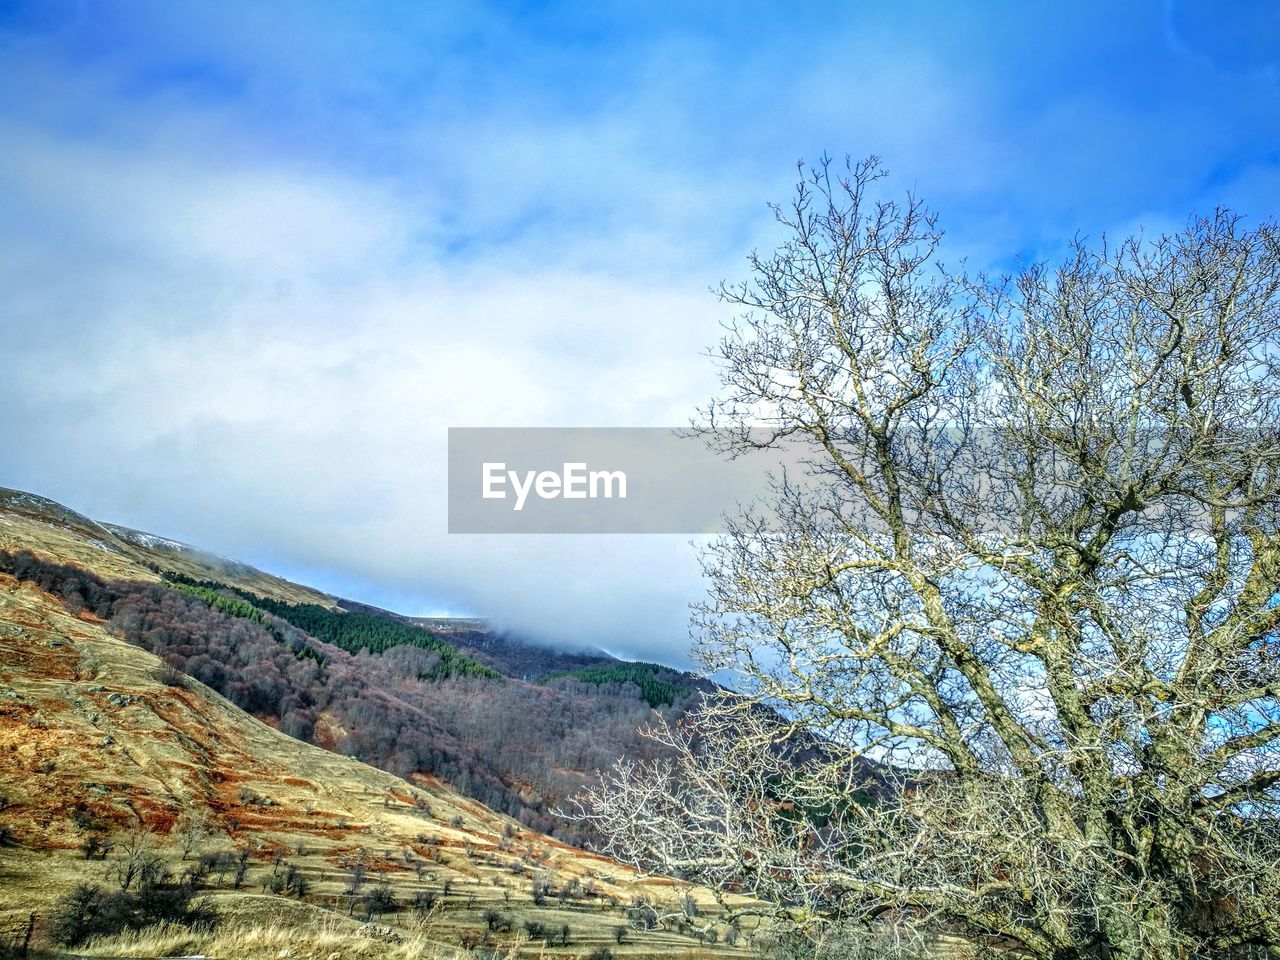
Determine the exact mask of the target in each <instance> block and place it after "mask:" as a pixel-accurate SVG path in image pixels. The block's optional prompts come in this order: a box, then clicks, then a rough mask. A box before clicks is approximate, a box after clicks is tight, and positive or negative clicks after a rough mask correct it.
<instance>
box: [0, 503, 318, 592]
mask: <svg viewBox="0 0 1280 960" xmlns="http://www.w3.org/2000/svg"><path fill="white" fill-rule="evenodd" d="M0 549H4V550H32V551H33V552H36V553H39V554H40V555H42V556H45V557H48V558H49V559H51V560H57V561H59V562H61V563H74V564H77V565H79V566H82V567H84V568H85V569H86V570H92V571H93V572H94V573H97V574H98V575H99V576H102V577H105V578H107V579H131V580H145V581H157V580H159V579H160V577H159V575H158V574H157V573H156V572H155V571H154V570H153V569H152V568H153V567H157V566H158V567H161V568H163V569H166V570H172V571H174V572H177V573H181V574H185V575H186V576H189V577H195V578H197V579H208V580H218V581H220V582H222V583H227V584H230V585H231V586H235V587H240V588H242V589H245V590H251V591H253V592H254V593H259V594H262V595H263V596H266V597H272V598H274V599H276V600H284V601H287V602H288V603H316V604H320V605H321V606H325V607H332V606H334V605H335V602H336V601H335V599H334V598H333V597H331V596H329V595H328V594H325V593H321V592H320V591H318V590H312V589H311V588H310V587H304V586H301V585H299V584H296V583H290V582H289V581H288V580H284V579H282V578H280V577H275V576H272V575H271V574H269V573H264V572H263V571H261V570H257V569H254V568H253V567H250V566H248V565H247V564H243V563H238V562H237V561H234V560H228V559H226V558H225V557H219V556H216V555H214V554H211V553H206V552H205V551H203V550H200V549H198V548H196V547H191V546H187V545H186V544H180V543H176V542H175V541H172V540H165V539H163V538H160V537H153V536H152V535H150V534H145V533H141V532H140V531H136V530H130V529H129V528H127V527H119V526H115V525H112V524H101V523H98V522H96V521H94V520H90V519H89V518H88V517H85V516H83V515H82V514H79V513H76V512H75V511H74V510H70V509H68V508H66V507H64V506H62V505H61V504H59V503H55V502H54V501H52V500H49V499H46V498H44V497H40V496H36V495H35V494H30V493H23V492H21V491H18V490H9V489H7V488H4V487H0Z"/></svg>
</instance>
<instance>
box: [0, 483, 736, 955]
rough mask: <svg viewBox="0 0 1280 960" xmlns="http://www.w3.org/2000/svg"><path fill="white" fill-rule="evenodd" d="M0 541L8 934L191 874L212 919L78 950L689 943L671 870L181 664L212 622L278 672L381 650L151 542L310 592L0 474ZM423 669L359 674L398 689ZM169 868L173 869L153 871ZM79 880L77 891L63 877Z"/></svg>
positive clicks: (1, 942) (90, 920) (92, 919)
mask: <svg viewBox="0 0 1280 960" xmlns="http://www.w3.org/2000/svg"><path fill="white" fill-rule="evenodd" d="M0 550H3V551H4V552H3V554H0V558H2V559H3V567H4V572H0V954H3V953H4V952H5V944H6V943H9V942H14V941H17V942H19V943H20V942H21V941H22V940H23V938H24V936H25V931H27V930H28V929H30V930H31V931H32V932H33V933H34V936H35V940H36V941H40V940H42V939H49V938H51V937H52V936H53V935H54V934H55V933H56V932H58V931H64V930H65V929H66V928H67V924H69V923H72V921H74V922H75V923H80V924H82V925H83V926H84V928H85V929H88V930H96V929H99V928H100V926H101V925H102V924H104V923H106V922H107V921H108V920H109V919H110V918H111V917H114V916H116V914H113V913H112V912H111V910H114V909H116V908H118V907H119V906H120V904H121V903H127V904H128V905H130V909H135V908H136V909H141V908H140V907H138V904H140V903H142V902H143V900H144V899H145V898H147V897H151V898H156V897H161V899H162V900H163V897H162V895H163V896H177V895H178V894H179V892H181V891H184V890H186V891H188V892H189V891H192V890H194V891H195V892H197V893H198V894H199V895H200V896H201V897H203V898H205V900H206V901H207V902H208V903H209V904H211V905H212V906H213V907H214V909H215V910H216V911H217V913H218V915H219V916H220V917H221V920H220V923H219V925H218V926H217V927H216V928H215V929H214V931H213V932H212V933H208V932H204V931H203V930H202V929H200V928H195V929H191V930H188V929H186V928H184V927H182V926H180V925H179V926H169V927H164V928H155V929H154V930H148V931H143V932H142V933H138V934H134V935H132V936H131V937H130V936H125V937H124V938H123V939H108V940H106V941H96V942H94V943H90V944H88V945H87V946H82V947H79V948H77V950H76V953H75V955H76V956H88V955H93V956H120V955H129V956H135V957H137V956H160V955H166V956H167V955H176V954H182V955H193V954H205V955H213V956H219V957H223V958H232V957H264V958H266V957H291V958H298V960H306V958H312V957H315V958H320V957H324V958H328V960H336V958H345V957H357V956H363V957H374V956H378V957H380V956H388V957H389V956H396V957H411V956H440V957H444V956H448V955H450V952H449V949H446V946H447V945H455V946H456V945H458V944H461V945H463V946H464V947H468V946H469V947H475V946H478V945H481V946H482V945H485V944H489V947H490V949H491V950H492V949H498V948H499V947H502V945H503V944H511V943H514V941H515V939H516V937H517V935H518V934H523V935H524V936H525V937H527V938H531V942H530V944H529V948H528V949H529V950H530V952H534V953H537V952H544V951H549V952H550V953H552V954H560V955H565V954H579V953H589V952H591V951H593V950H600V949H602V948H605V947H606V946H607V947H608V948H610V949H612V950H613V951H616V952H619V953H620V954H622V955H634V956H637V957H645V956H657V955H664V956H669V955H671V954H672V952H673V951H676V952H682V951H688V950H690V949H691V948H692V947H694V946H697V945H698V943H699V941H698V940H695V939H694V938H693V937H692V935H691V933H690V931H688V930H684V931H683V932H682V929H681V928H680V927H679V925H674V926H671V927H670V928H664V927H661V926H659V927H653V925H652V924H651V922H650V921H649V919H648V917H650V916H651V914H650V913H649V912H648V909H649V908H648V907H640V906H636V905H635V903H636V902H637V901H638V900H642V901H645V902H649V903H655V904H658V905H660V906H661V905H666V906H668V907H670V908H671V909H672V910H673V911H674V910H676V907H675V898H676V896H677V895H678V893H679V892H680V891H679V889H678V888H677V885H676V884H675V883H674V882H673V881H670V880H664V879H661V878H658V879H650V880H646V881H643V882H639V881H636V880H635V879H633V878H632V877H631V876H630V875H629V874H628V873H627V871H626V870H625V869H624V868H622V867H620V866H619V865H618V864H615V863H612V862H610V861H608V860H606V859H604V858H602V857H599V856H596V855H593V854H590V853H587V852H585V851H582V850H580V849H576V848H574V847H571V846H567V845H565V844H564V843H561V842H559V841H556V840H554V839H552V838H550V837H547V836H545V835H543V834H540V833H538V832H536V831H531V830H529V829H527V828H526V827H524V826H523V825H522V824H520V823H519V822H518V821H516V820H514V819H512V818H510V817H507V816H504V815H502V814H500V813H496V812H494V811H492V810H490V809H488V808H486V807H485V806H483V805H482V804H480V803H477V802H476V801H474V800H472V799H470V798H468V797H465V796H463V795H461V794H459V793H458V792H457V791H455V790H453V789H452V788H451V787H450V786H449V785H448V784H446V783H444V782H443V781H442V780H441V779H440V778H439V777H437V776H433V775H430V774H428V773H424V772H422V771H418V770H409V771H407V772H406V777H403V778H402V777H398V776H395V775H394V774H392V773H389V772H385V771H382V770H378V769H375V768H374V767H372V766H369V765H368V764H365V763H362V762H360V761H358V760H357V759H355V758H354V757H353V756H348V755H343V753H341V752H334V751H333V750H330V749H324V748H322V747H321V746H317V745H312V744H308V743H304V742H300V741H299V740H298V739H295V738H292V737H290V736H287V735H286V734H285V733H284V732H282V731H281V730H278V729H276V728H275V726H276V724H275V723H274V720H275V718H274V717H273V716H272V715H271V714H270V711H265V712H264V719H257V718H255V717H254V716H251V715H250V713H249V712H247V711H246V710H244V709H242V708H241V707H240V706H237V705H236V704H235V703H233V702H231V700H229V699H228V698H227V697H224V696H223V695H221V694H220V693H219V692H218V691H217V690H215V689H213V688H212V687H211V686H209V685H206V684H205V683H202V682H201V681H199V680H197V679H195V678H194V677H192V676H190V675H187V674H184V673H181V672H179V671H178V670H175V669H174V667H173V663H174V662H175V660H182V659H184V658H185V660H186V662H187V663H188V664H191V663H193V662H196V661H197V659H198V657H199V656H200V655H201V654H200V653H199V652H198V650H199V649H201V642H200V641H199V640H198V638H197V636H196V635H197V634H198V633H200V632H202V631H203V632H206V633H209V634H216V635H218V636H220V637H221V638H222V640H223V641H225V643H226V649H227V653H226V657H227V664H228V665H230V664H231V661H233V660H234V659H235V658H236V657H241V656H243V657H247V658H248V659H250V660H252V661H253V662H254V663H255V664H256V672H257V673H258V674H259V675H261V676H264V677H267V678H268V679H272V682H274V675H275V674H276V673H277V672H279V671H280V670H281V665H283V669H284V670H285V671H286V672H287V671H288V670H294V671H296V672H298V673H299V675H310V674H312V673H314V672H316V671H321V670H329V671H335V672H338V673H340V674H341V679H342V682H344V683H346V682H351V683H362V682H371V680H372V679H376V675H374V674H371V675H370V676H368V677H365V676H364V675H362V674H361V673H360V672H359V669H358V667H359V663H360V661H362V660H369V661H379V660H381V659H384V658H385V657H386V654H383V655H380V656H375V655H370V654H369V653H368V652H367V651H364V652H363V653H360V654H356V655H352V654H349V653H347V652H346V651H343V650H342V649H341V648H339V647H337V646H335V645H332V644H327V643H323V642H321V641H317V640H315V639H314V638H311V637H309V636H308V635H306V634H302V633H301V632H299V631H296V630H291V629H289V628H288V624H287V622H286V621H284V620H282V619H278V618H275V617H274V616H272V615H270V614H261V616H260V617H258V616H255V615H254V614H253V613H252V611H253V610H256V609H257V608H254V607H252V606H251V605H250V604H248V603H247V602H244V603H243V608H240V607H237V605H236V600H237V598H238V595H237V594H235V593H233V592H230V591H225V592H223V593H220V594H218V596H221V597H224V598H225V601H226V602H225V603H223V604H221V606H222V607H223V609H221V610H219V609H215V607H216V606H218V604H217V603H215V604H212V605H210V604H206V603H205V601H204V600H203V599H202V598H201V597H200V596H199V595H197V594H196V593H192V592H187V591H184V590H182V589H179V586H178V585H175V584H173V583H170V582H166V581H164V580H163V578H162V576H161V572H170V573H171V572H172V571H170V570H167V569H166V567H168V566H170V565H171V564H160V563H155V566H157V567H159V568H160V571H157V570H155V569H152V567H151V566H149V565H148V564H150V563H152V562H153V561H156V560H157V558H163V559H167V558H169V557H170V556H177V557H181V558H183V559H184V562H185V566H184V570H186V571H188V573H186V574H184V576H187V577H189V578H190V579H194V577H193V576H191V571H193V570H194V572H196V573H200V574H205V575H211V574H212V573H213V572H214V571H216V572H217V573H218V575H219V576H223V577H225V578H226V580H227V581H228V583H231V582H234V583H236V584H240V585H241V586H240V587H239V589H242V590H245V591H246V592H251V591H249V588H248V587H247V586H244V585H246V584H253V585H255V586H257V587H258V588H261V589H264V590H267V589H270V591H271V593H272V595H273V596H274V597H277V598H279V597H284V596H289V597H297V598H300V599H301V598H309V599H315V600H320V599H321V597H320V596H319V595H317V594H315V593H314V592H311V591H307V590H306V589H305V588H300V587H297V586H296V585H292V584H287V583H285V582H284V581H279V580H277V579H275V578H270V577H268V576H267V575H265V574H261V573H260V572H258V571H253V570H250V569H248V568H242V567H239V566H237V565H234V564H230V563H228V562H220V563H219V564H218V565H216V566H215V565H210V564H209V562H208V561H207V560H206V559H205V558H204V555H202V554H199V553H198V552H193V551H191V550H190V548H186V547H181V546H179V547H173V546H170V545H168V544H167V542H152V541H150V540H148V539H145V538H143V537H141V536H136V537H131V536H123V535H122V534H121V533H120V532H119V530H118V528H111V527H107V526H105V525H98V524H94V523H93V522H92V521H88V520H86V518H84V517H81V516H79V515H78V514H74V513H72V512H70V511H65V510H64V509H63V508H59V507H57V505H50V503H49V502H48V501H40V500H38V499H37V498H31V497H27V496H26V495H21V496H18V495H14V494H5V495H4V499H3V513H2V514H0ZM37 551H38V553H37ZM73 560H74V561H75V563H74V565H73V563H72V562H71V561H73ZM90 567H93V570H90V569H89V568H90ZM94 571H97V572H94ZM108 574H109V575H110V576H107V575H108ZM192 589H193V590H195V589H198V588H192ZM266 595H267V594H265V593H264V594H262V596H266ZM282 602H283V601H282ZM317 606H319V604H317ZM322 609H335V610H336V607H334V608H325V607H322ZM201 611H203V612H201ZM333 615H334V616H345V615H346V614H342V613H337V612H335V613H334V614H333ZM423 633H424V636H430V635H428V634H426V633H425V632H423ZM153 634H156V635H153ZM158 634H165V636H164V637H160V636H158ZM130 637H132V640H131V639H130ZM264 643H270V644H272V645H273V648H272V649H268V648H266V647H264V646H263V644H264ZM144 647H151V648H153V650H148V649H144ZM154 651H162V652H163V653H164V655H163V656H160V655H157V652H154ZM305 651H310V652H309V653H308V652H305ZM317 657H324V658H327V659H326V665H325V666H324V667H321V666H319V665H318V664H319V660H318V659H317ZM290 664H292V665H293V666H292V667H291V666H290ZM393 672H394V671H391V672H388V673H386V674H383V675H382V676H383V677H384V678H386V677H389V676H390V675H391V673H393ZM235 682H236V684H244V683H250V680H249V679H248V678H245V677H243V676H238V678H237V679H236V681H235ZM442 682H443V681H442ZM467 682H469V683H472V684H474V685H475V687H474V689H481V688H482V687H483V686H484V684H486V683H489V684H494V685H496V686H498V687H501V685H503V684H505V683H506V682H507V681H505V680H503V679H501V678H499V679H496V680H495V679H493V678H478V677H472V678H469V679H468V681H467ZM416 689H418V688H417V687H415V686H414V685H413V684H407V685H406V684H401V685H398V686H397V685H396V684H391V685H390V688H389V689H386V690H379V689H377V688H361V689H360V693H361V695H363V696H367V697H369V698H371V699H374V700H377V701H380V702H384V703H390V702H393V701H395V700H396V698H397V697H400V696H407V695H408V694H409V693H411V692H413V691H414V690H416ZM426 689H431V688H429V687H428V688H426ZM234 692H238V693H241V694H243V693H244V691H243V690H241V689H240V687H239V686H236V687H234ZM275 692H276V693H277V694H278V695H279V696H280V697H289V696H294V695H295V693H296V691H293V690H291V689H289V688H280V689H277V690H275ZM277 709H278V710H279V709H282V708H277ZM388 709H390V708H388ZM402 709H409V705H404V706H403V707H402ZM320 716H321V717H323V718H326V719H324V721H323V722H325V723H327V724H328V729H329V733H328V734H327V737H331V738H333V739H334V741H335V744H343V743H345V742H346V741H345V740H344V738H343V733H342V731H341V730H339V729H338V728H337V726H336V720H335V719H334V718H333V717H332V716H328V715H326V714H325V712H324V711H323V710H322V711H321V712H320ZM424 716H425V714H424ZM319 722H320V721H318V723H319ZM432 735H433V736H435V735H439V736H440V737H442V738H447V737H448V736H449V734H448V731H447V730H440V731H434V730H433V731H432ZM315 739H317V740H319V739H323V738H320V737H317V738H315ZM348 752H350V751H348ZM148 865H150V867H148ZM134 868H137V870H138V871H139V872H138V873H137V875H136V876H134V877H133V878H132V879H131V880H130V881H128V882H126V880H125V879H124V878H125V877H126V874H127V873H128V871H130V870H132V869H134ZM151 868H154V869H155V875H154V877H152V879H151V880H147V881H145V882H144V880H143V879H142V878H143V877H144V876H151V874H146V873H144V872H143V871H145V870H147V869H151ZM165 874H168V875H170V876H171V878H172V879H171V880H169V881H165V880H163V879H157V878H162V877H163V876H164V875H165ZM178 881H182V882H181V883H179V882H178ZM78 884H80V885H85V886H84V887H83V888H82V889H83V890H87V891H89V892H79V893H76V894H75V897H79V899H74V898H73V899H70V900H68V897H69V895H71V894H72V891H74V890H76V888H77V885H78ZM130 884H131V885H130ZM122 885H124V886H127V889H125V890H121V889H120V888H121V886H122ZM95 887H96V888H98V890H97V893H94V892H93V890H94V888H95ZM690 893H691V895H692V896H693V897H694V898H695V900H697V901H698V902H699V903H700V910H701V911H702V912H703V914H704V915H705V914H707V913H708V912H712V913H713V912H714V910H715V909H716V908H715V906H714V904H713V903H712V901H711V899H710V897H709V895H708V894H707V893H706V892H705V891H690ZM94 897H97V898H98V899H97V900H96V901H94V900H93V898H94ZM130 898H134V899H130ZM165 902H168V901H165ZM59 904H60V905H59ZM68 904H71V905H73V906H76V909H75V910H73V909H72V907H71V906H68ZM86 905H90V906H92V907H93V908H92V909H90V908H89V906H86ZM162 905H163V904H162ZM108 907H111V909H108ZM81 908H83V909H81ZM157 909H158V908H157ZM118 912H119V911H118V910H117V913H118ZM129 916H134V914H130V915H129ZM366 918H369V919H371V920H372V921H373V923H363V922H361V921H362V920H364V919H366ZM29 922H30V924H31V926H30V928H28V926H27V925H28V923H29ZM113 922H114V921H113ZM95 925H98V926H95ZM619 930H621V931H622V933H621V937H622V939H623V941H624V943H623V944H622V945H618V944H617V943H616V942H615V941H616V939H617V938H618V937H619V933H618V931H619ZM545 940H550V942H551V944H552V946H550V947H545V946H544V945H543V942H542V941H545ZM720 949H721V950H722V951H724V949H725V948H724V945H723V944H721V946H720ZM729 952H739V953H740V952H741V951H729ZM59 955H61V954H59Z"/></svg>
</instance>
